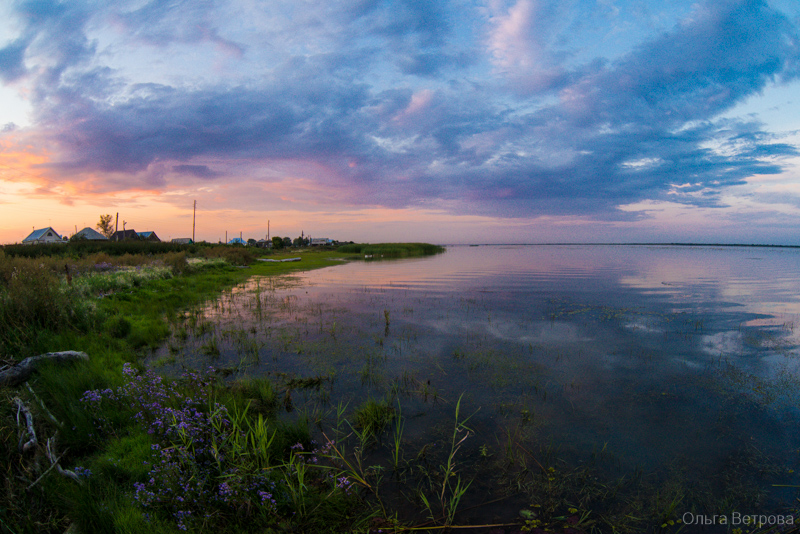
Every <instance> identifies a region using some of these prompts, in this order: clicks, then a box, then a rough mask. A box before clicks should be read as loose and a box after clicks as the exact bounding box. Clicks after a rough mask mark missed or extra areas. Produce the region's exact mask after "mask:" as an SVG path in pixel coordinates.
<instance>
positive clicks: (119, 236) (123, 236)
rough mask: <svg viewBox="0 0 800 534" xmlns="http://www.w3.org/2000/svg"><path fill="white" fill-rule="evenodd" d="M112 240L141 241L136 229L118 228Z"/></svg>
mask: <svg viewBox="0 0 800 534" xmlns="http://www.w3.org/2000/svg"><path fill="white" fill-rule="evenodd" d="M111 241H139V234H138V233H137V232H136V230H118V231H116V232H114V234H113V235H112V236H111Z"/></svg>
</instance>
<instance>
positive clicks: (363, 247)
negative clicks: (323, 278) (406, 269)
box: [337, 243, 445, 259]
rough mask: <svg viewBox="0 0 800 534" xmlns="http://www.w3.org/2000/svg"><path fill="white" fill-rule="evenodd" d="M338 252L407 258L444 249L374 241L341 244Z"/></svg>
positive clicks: (375, 256)
mask: <svg viewBox="0 0 800 534" xmlns="http://www.w3.org/2000/svg"><path fill="white" fill-rule="evenodd" d="M337 251H338V252H343V253H347V254H363V255H365V256H372V257H373V258H375V259H377V258H381V257H383V258H408V257H414V256H430V255H433V254H440V253H442V252H444V251H445V249H444V247H442V246H439V245H430V244H428V243H375V244H361V243H356V244H351V245H342V246H340V247H339V248H338V249H337Z"/></svg>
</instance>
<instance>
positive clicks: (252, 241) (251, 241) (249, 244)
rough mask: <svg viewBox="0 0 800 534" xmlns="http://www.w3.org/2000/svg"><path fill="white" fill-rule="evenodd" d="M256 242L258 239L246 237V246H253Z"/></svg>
mask: <svg viewBox="0 0 800 534" xmlns="http://www.w3.org/2000/svg"><path fill="white" fill-rule="evenodd" d="M257 243H258V241H256V240H255V239H253V238H252V237H251V238H250V239H248V240H247V246H248V247H254V246H256V244H257Z"/></svg>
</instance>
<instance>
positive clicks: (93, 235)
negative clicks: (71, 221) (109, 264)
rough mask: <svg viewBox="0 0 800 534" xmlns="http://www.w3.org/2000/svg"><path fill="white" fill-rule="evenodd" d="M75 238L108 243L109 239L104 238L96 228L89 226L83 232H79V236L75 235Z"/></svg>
mask: <svg viewBox="0 0 800 534" xmlns="http://www.w3.org/2000/svg"><path fill="white" fill-rule="evenodd" d="M74 237H77V238H81V237H82V238H84V239H89V240H92V241H108V238H107V237H106V236H104V235H103V234H101V233H100V232H98V231H97V230H95V229H94V228H89V227H88V226H87V227H86V228H84V229H83V230H81V231H80V232H78V233H77V234H75V236H74Z"/></svg>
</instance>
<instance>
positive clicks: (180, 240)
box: [170, 237, 194, 245]
mask: <svg viewBox="0 0 800 534" xmlns="http://www.w3.org/2000/svg"><path fill="white" fill-rule="evenodd" d="M170 242H171V243H175V244H178V245H191V244H193V243H194V241H192V238H191V237H176V238H175V239H173V240H172V241H170Z"/></svg>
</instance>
